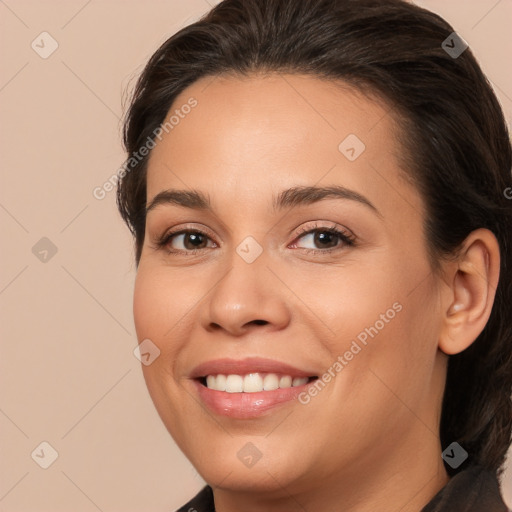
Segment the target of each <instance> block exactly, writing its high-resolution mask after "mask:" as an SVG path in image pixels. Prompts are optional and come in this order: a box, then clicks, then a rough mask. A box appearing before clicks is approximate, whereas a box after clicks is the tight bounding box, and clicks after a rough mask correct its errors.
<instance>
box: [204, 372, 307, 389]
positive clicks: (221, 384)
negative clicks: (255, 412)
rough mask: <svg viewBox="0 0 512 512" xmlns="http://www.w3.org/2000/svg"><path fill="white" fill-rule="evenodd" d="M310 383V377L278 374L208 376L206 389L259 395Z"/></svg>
mask: <svg viewBox="0 0 512 512" xmlns="http://www.w3.org/2000/svg"><path fill="white" fill-rule="evenodd" d="M308 381H309V379H308V377H295V378H292V377H291V376H290V375H281V376H279V375H277V374H276V373H266V374H261V373H248V374H247V375H236V374H230V375H222V374H219V375H208V376H207V377H206V387H208V388H209V389H214V390H216V391H226V392H227V393H242V392H243V393H257V392H260V391H273V390H275V389H279V388H280V389H286V388H291V387H292V386H303V385H304V384H307V383H308Z"/></svg>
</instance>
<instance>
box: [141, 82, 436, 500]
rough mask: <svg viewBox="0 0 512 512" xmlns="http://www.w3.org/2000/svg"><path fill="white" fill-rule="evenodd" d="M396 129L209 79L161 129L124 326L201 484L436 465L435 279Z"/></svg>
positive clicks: (386, 112) (340, 101)
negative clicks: (128, 323) (141, 346)
mask: <svg viewBox="0 0 512 512" xmlns="http://www.w3.org/2000/svg"><path fill="white" fill-rule="evenodd" d="M195 102H197V103H195ZM184 105H194V106H193V107H191V108H187V107H184ZM176 110H178V112H175V111H176ZM392 114H393V112H392V111H390V109H389V107H388V106H386V105H382V104H381V103H377V102H375V101H373V100H370V99H368V98H365V97H363V96H361V95H357V94H355V93H354V92H353V91H351V90H350V89H349V88H348V87H346V86H341V85H334V84H333V83H328V82H326V81H323V80H321V79H317V78H312V77H306V76H298V75H279V74H273V75H269V76H266V77H256V76H253V77H251V78H240V79H236V78H232V77H230V78H228V77H224V78H221V77H216V78H212V77H208V78H203V79H201V80H200V81H198V82H196V83H194V84H192V85H191V86H190V87H189V88H187V89H186V90H185V91H184V92H183V93H182V94H181V95H180V96H179V97H178V98H177V100H176V101H175V103H174V105H173V107H172V109H171V111H170V112H169V114H168V116H167V119H169V116H170V115H174V116H175V118H174V119H173V121H172V124H171V125H168V128H167V133H166V132H165V131H164V132H162V136H161V141H158V142H157V145H156V147H155V148H154V149H153V150H152V154H151V158H150V162H149V166H148V174H147V205H148V206H150V209H149V211H148V213H147V222H146V234H145V240H144V246H143V250H142V256H141V259H140V265H139V267H138V272H137V279H136V286H135V296H134V315H135V323H136V330H137V335H138V339H139V341H141V342H142V341H143V340H147V339H148V340H150V341H149V342H148V341H146V342H145V343H146V345H145V347H146V348H147V349H148V351H149V352H151V354H153V355H152V356H150V355H148V356H146V358H147V362H148V363H149V364H147V365H144V366H143V371H144V377H145V379H146V382H147V386H148V389H149V392H150V394H151V397H152V399H153V401H154V403H155V406H156V408H157V410H158V413H159V414H160V416H161V418H162V420H163V422H164V423H165V425H166V427H167V428H168V430H169V432H170V433H171V435H172V436H173V438H174V439H175V440H176V442H177V444H178V445H179V446H180V448H181V449H182V450H183V452H184V453H185V454H186V456H187V457H188V458H189V459H190V460H191V462H192V464H193V465H194V466H195V467H196V468H197V470H198V472H199V473H200V474H201V475H202V476H203V478H204V479H205V480H206V481H207V482H209V483H211V484H213V485H216V486H217V485H219V486H220V488H223V489H232V490H234V489H237V490H249V489H250V490H251V491H254V492H261V491H268V492H271V491H275V494H276V496H277V495H279V494H280V493H285V494H286V493H293V492H296V491H297V490H299V489H300V490H306V489H308V488H310V487H311V488H313V487H318V486H319V485H330V484H329V482H331V484H332V482H334V481H336V482H338V485H342V484H341V482H343V485H347V486H349V485H353V484H354V482H356V481H358V482H359V485H360V481H361V480H360V479H361V478H362V476H363V475H364V478H366V481H368V482H370V478H369V475H370V474H371V472H372V471H373V470H375V468H376V467H377V466H379V467H382V465H383V464H385V465H386V467H388V469H389V470H390V471H391V472H397V471H398V470H399V469H400V470H404V468H408V467H410V468H412V467H413V466H416V465H418V464H422V465H423V464H425V461H430V460H432V455H431V454H432V453H433V454H434V456H435V458H436V461H437V459H439V460H440V457H439V455H438V454H439V453H440V450H439V451H437V450H438V449H439V440H438V435H437V432H438V422H439V415H440V403H441V397H442V392H443V387H444V376H445V368H446V366H445V365H446V356H445V355H444V354H443V353H441V352H440V351H439V350H438V346H437V343H438V333H439V330H440V320H439V319H440V311H439V308H440V305H439V304H440V299H439V291H438V290H439V288H438V287H437V285H438V284H439V283H437V281H436V278H435V277H434V276H433V275H432V273H431V269H430V266H429V263H428V259H427V252H426V244H425V238H424V232H423V229H422V225H423V220H424V216H425V213H424V208H423V203H422V201H421V198H420V196H419V195H418V193H417V191H416V190H415V189H414V188H413V187H412V186H411V185H410V184H408V183H407V182H406V181H404V180H403V178H402V177H401V176H400V171H399V164H398V161H399V157H400V151H401V149H400V146H399V145H398V143H397V141H396V140H395V133H396V132H395V131H394V124H393V121H392ZM177 119H179V120H178V121H177ZM169 126H172V128H171V129H169ZM315 189H318V190H316V191H315ZM327 189H331V192H333V191H334V190H336V191H337V193H336V194H335V193H331V194H327V193H326V192H327ZM173 191H181V192H182V193H183V192H186V193H188V195H183V194H182V195H181V196H177V195H173V194H172V192H173ZM192 192H194V193H197V194H200V195H201V196H204V199H205V200H207V201H209V205H208V206H207V205H206V204H201V203H200V201H199V200H198V199H197V198H195V197H194V196H192ZM332 228H334V229H335V230H337V231H338V232H339V233H337V232H332V231H329V230H331V229H332ZM184 231H188V233H183V232H184ZM171 232H172V233H179V234H175V235H174V236H173V237H172V238H167V239H166V235H169V234H170V233H171ZM198 232H200V233H198ZM159 240H164V242H165V244H164V245H162V246H159V245H158V241H159ZM155 346H156V347H158V349H159V350H160V354H159V355H158V357H156V358H155V359H153V357H154V354H156V353H157V352H158V351H157V350H156V347H155ZM149 348H151V350H149ZM142 352H144V350H142ZM151 361H152V362H151ZM217 375H224V376H226V377H222V376H221V377H217ZM315 377H316V379H315ZM205 384H206V385H205ZM293 384H296V385H295V386H293ZM207 385H209V386H211V387H212V388H218V389H210V388H209V387H207ZM290 385H292V387H290ZM226 386H227V388H226ZM276 386H281V387H279V388H278V389H275V388H276ZM223 389H224V391H223ZM435 464H437V462H435V463H433V465H431V466H429V467H431V468H433V471H435V468H436V466H435ZM427 465H428V464H427ZM392 468H395V469H394V470H393V469H392ZM368 485H370V483H368ZM285 488H286V491H284V490H283V489H285Z"/></svg>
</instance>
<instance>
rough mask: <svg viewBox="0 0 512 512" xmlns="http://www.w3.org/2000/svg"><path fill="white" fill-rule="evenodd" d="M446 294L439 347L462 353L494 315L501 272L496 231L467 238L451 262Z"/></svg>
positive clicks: (475, 234)
mask: <svg viewBox="0 0 512 512" xmlns="http://www.w3.org/2000/svg"><path fill="white" fill-rule="evenodd" d="M449 268H450V269H451V270H450V271H448V273H447V274H445V275H446V277H445V279H444V280H445V284H446V285H447V286H448V290H447V293H443V299H442V300H443V302H442V311H443V319H442V327H441V332H440V336H439V348H440V349H441V350H442V351H443V352H444V353H445V354H449V355H451V354H458V353H459V352H462V351H463V350H465V349H466V348H468V347H469V346H470V345H471V344H472V343H473V342H474V341H475V340H476V338H477V337H478V336H479V335H480V333H481V332H482V331H483V330H484V327H485V325H486V324H487V321H488V320H489V316H490V314H491V310H492V306H493V303H494V297H495V295H496V288H497V286H498V280H499V274H500V250H499V244H498V241H497V240H496V237H495V236H494V234H493V233H492V232H491V231H489V230H488V229H483V228H481V229H477V230H475V231H473V232H471V233H470V235H469V236H468V237H467V238H466V240H464V242H463V244H462V246H461V249H460V252H459V255H458V258H457V260H456V261H455V262H452V263H451V264H450V265H449Z"/></svg>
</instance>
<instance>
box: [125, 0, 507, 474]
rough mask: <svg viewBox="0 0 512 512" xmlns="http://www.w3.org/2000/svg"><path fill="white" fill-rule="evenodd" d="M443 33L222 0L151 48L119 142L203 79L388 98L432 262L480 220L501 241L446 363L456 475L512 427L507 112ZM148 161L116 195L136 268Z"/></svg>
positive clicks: (294, 6) (369, 6)
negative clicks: (272, 78) (489, 294)
mask: <svg viewBox="0 0 512 512" xmlns="http://www.w3.org/2000/svg"><path fill="white" fill-rule="evenodd" d="M453 32H454V31H453V28H452V27H451V26H450V25H449V24H448V23H447V22H446V21H444V20H443V19H442V18H440V17H439V16H437V15H436V14H434V13H432V12H429V11H427V10H425V9H422V8H420V7H418V6H415V5H413V4H410V3H408V2H405V1H402V0H224V1H223V2H221V3H220V4H218V5H217V6H216V7H215V8H214V9H212V10H211V11H210V12H209V13H208V14H206V15H205V16H204V17H203V18H201V19H200V20H199V21H198V22H196V23H194V24H192V25H189V26H187V27H185V28H183V29H182V30H180V31H179V32H177V33H176V34H174V35H173V36H172V37H171V38H169V39H168V40H167V41H166V42H165V43H164V44H163V45H162V46H161V47H160V48H159V49H158V50H157V51H156V53H155V54H154V55H153V56H152V57H151V59H150V60H149V62H148V63H147V65H146V67H145V69H144V71H143V73H142V75H141V76H140V78H139V80H138V82H137V85H136V88H135V90H134V94H133V98H132V102H131V105H130V108H129V111H128V113H127V117H126V120H125V125H124V143H125V147H126V150H127V152H128V158H129V157H130V156H131V155H132V154H133V153H134V152H137V151H138V149H139V148H141V147H142V146H143V145H144V144H145V142H146V140H151V139H154V137H155V135H154V132H155V130H156V129H157V128H158V127H159V126H160V124H161V123H163V122H164V120H165V118H166V115H167V113H168V111H169V109H170V108H171V106H172V104H173V101H174V99H175V98H176V97H177V95H178V94H180V93H181V92H182V91H183V90H184V89H185V88H186V87H187V86H189V85H190V84H192V83H193V82H195V81H196V80H198V79H199V78H202V77H205V76H209V75H211V76H217V75H220V74H224V73H233V74H236V75H241V76H247V75H249V74H250V73H254V72H287V73H300V74H310V75H314V76H316V77H321V78H325V79H330V80H331V79H334V80H340V81H343V82H345V83H348V84H349V85H351V86H353V87H354V88H355V89H358V90H363V91H366V92H371V93H374V94H377V95H379V96H381V97H383V98H385V99H386V100H387V103H388V104H389V105H390V106H391V107H392V109H393V110H392V114H391V115H392V116H393V117H395V118H396V119H397V120H398V121H399V124H400V126H401V127H402V130H401V136H400V142H401V143H402V144H403V146H404V149H405V154H406V155H407V156H406V162H407V170H408V173H409V175H410V178H411V179H412V180H413V181H414V183H415V184H416V186H417V188H418V190H419V192H420V193H421V195H422V197H423V200H424V202H425V204H426V209H427V215H426V219H425V233H426V238H427V242H428V247H429V254H430V256H431V261H432V267H433V270H434V271H435V270H437V263H438V262H439V261H440V259H441V258H445V257H449V256H450V255H453V254H454V253H455V252H456V250H457V248H458V247H459V246H460V245H461V243H462V242H463V241H464V239H465V238H466V237H467V236H468V235H469V233H470V232H471V231H473V230H475V229H477V228H488V229H490V230H491V231H492V232H493V233H494V234H495V236H496V237H497V239H498V242H499V245H500V254H501V269H500V281H499V284H498V288H497V291H496V298H495V302H494V305H493V309H492V312H491V316H490V319H489V321H488V323H487V325H486V327H485V329H484V330H483V332H482V333H481V335H480V336H479V337H478V338H477V339H476V341H475V342H474V343H473V344H472V345H471V346H470V347H469V348H468V349H466V350H465V351H463V352H462V353H460V354H457V355H453V356H450V358H449V363H448V374H447V382H446V389H445V393H444V399H443V408H442V416H441V426H440V438H441V445H442V446H443V448H445V447H446V446H448V445H449V444H450V443H451V442H453V441H457V442H458V443H459V444H461V445H462V446H463V447H464V448H465V449H466V451H467V452H468V453H469V458H468V462H466V463H464V465H463V466H461V467H460V468H459V469H458V470H460V469H461V468H464V467H466V466H467V465H468V463H469V464H481V465H483V466H485V467H487V468H488V469H491V470H492V471H495V472H497V474H498V475H499V474H500V473H501V472H502V471H503V469H502V468H501V466H502V465H503V463H504V460H505V456H506V452H507V449H508V447H509V445H510V442H511V427H512V402H511V392H512V327H511V322H510V306H511V304H512V248H511V239H510V238H511V237H510V226H511V225H512V222H511V220H512V200H510V199H507V197H506V196H507V195H509V194H507V192H506V191H509V192H512V189H510V188H509V187H511V181H512V180H511V174H510V171H511V166H512V152H511V145H510V138H509V134H508V131H507V127H506V123H505V120H504V117H503V113H502V111H501V109H500V106H499V104H498V101H497V99H496V97H495V95H494V93H493V91H492V89H491V87H490V85H489V83H488V81H487V79H486V78H485V76H484V74H483V73H482V70H481V69H480V67H479V65H478V63H477V62H476V60H475V58H474V56H473V55H472V53H471V50H470V49H466V50H465V51H463V52H462V54H460V55H458V56H454V55H453V54H452V55H450V54H449V53H448V52H447V51H446V50H445V49H444V48H443V47H442V43H443V41H445V40H446V39H447V38H449V36H450V35H451V34H452V33H453ZM448 41H450V46H451V47H452V46H453V45H454V44H455V43H454V42H453V39H451V40H450V39H448ZM147 160H148V156H146V157H144V158H142V159H141V160H140V162H139V163H137V165H135V166H134V167H133V169H132V170H131V171H130V172H128V173H126V174H125V175H124V176H123V177H122V178H121V180H120V182H119V186H118V190H117V201H118V207H119V211H120V213H121V215H122V217H123V219H124V220H125V221H126V223H127V224H128V226H129V228H130V230H131V231H132V233H133V235H134V237H135V248H136V263H137V264H138V262H139V260H140V255H141V251H142V245H143V242H144V236H145V206H146V167H147ZM446 469H447V471H448V473H449V474H450V475H452V476H453V475H454V474H455V473H456V472H457V471H458V470H453V469H452V468H450V467H449V466H446Z"/></svg>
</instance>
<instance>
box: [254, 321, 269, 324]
mask: <svg viewBox="0 0 512 512" xmlns="http://www.w3.org/2000/svg"><path fill="white" fill-rule="evenodd" d="M253 323H255V324H258V325H265V324H266V323H267V321H266V320H254V322H253Z"/></svg>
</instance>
